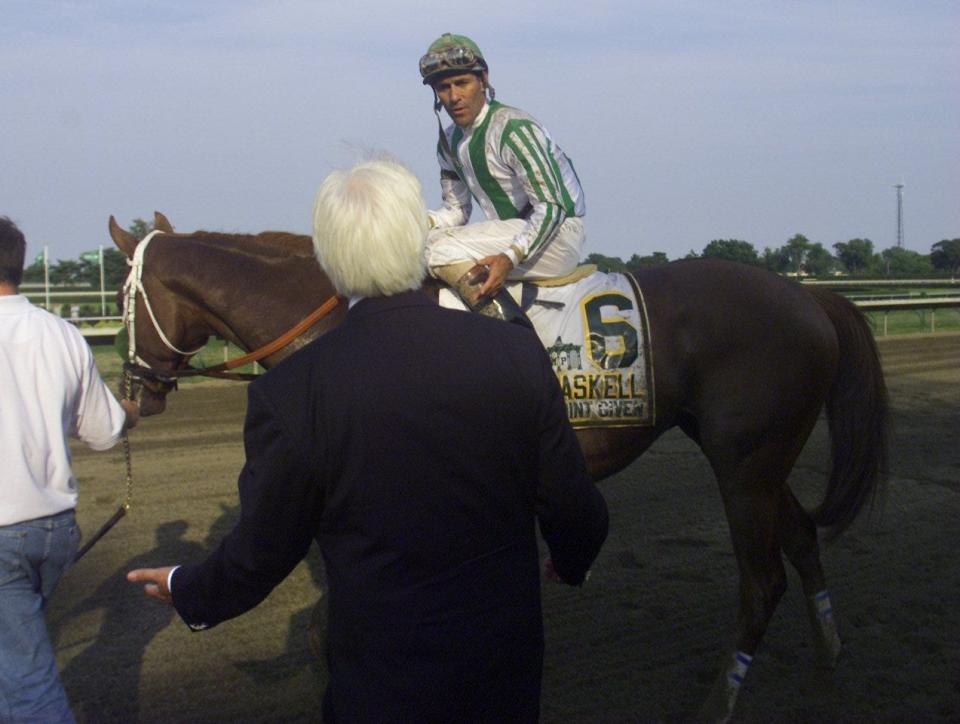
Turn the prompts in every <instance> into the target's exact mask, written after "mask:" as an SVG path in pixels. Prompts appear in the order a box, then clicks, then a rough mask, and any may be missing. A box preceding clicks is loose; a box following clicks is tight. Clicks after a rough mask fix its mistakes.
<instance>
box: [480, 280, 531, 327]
mask: <svg viewBox="0 0 960 724" xmlns="http://www.w3.org/2000/svg"><path fill="white" fill-rule="evenodd" d="M474 311H476V312H478V313H480V314H482V315H484V316H485V317H493V318H494V319H502V320H503V321H505V322H513V323H514V324H519V325H520V326H521V327H526V328H527V329H533V323H532V322H531V321H530V318H529V317H528V316H527V315H526V313H525V312H524V311H523V309H522V308H521V307H520V305H519V304H517V300H515V299H514V298H513V296H512V295H511V294H510V292H508V291H507V290H506V289H501V290H500V291H499V292H497V293H496V294H494V295H493V297H492V298H491V297H484V298H483V299H482V300H481V301H480V304H479V305H478V306H477V307H476V308H475V310H474Z"/></svg>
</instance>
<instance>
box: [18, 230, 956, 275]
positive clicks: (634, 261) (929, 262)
mask: <svg viewBox="0 0 960 724" xmlns="http://www.w3.org/2000/svg"><path fill="white" fill-rule="evenodd" d="M128 230H129V231H130V233H131V234H133V235H134V236H135V237H136V238H137V239H142V238H143V237H145V236H146V235H147V234H148V233H150V232H151V231H152V230H153V224H151V223H149V222H146V221H144V220H143V219H134V220H133V222H132V223H131V224H130V226H129V227H128ZM833 250H834V253H830V251H828V250H827V249H826V248H825V247H824V246H823V244H821V243H819V242H811V241H810V240H809V239H808V238H807V237H806V236H804V235H803V234H795V235H794V236H793V237H791V238H790V239H788V240H787V243H786V244H784V245H783V246H781V247H778V248H776V249H771V248H769V247H767V248H764V250H763V251H762V252H757V250H756V249H755V248H754V246H753V244H751V243H749V242H747V241H743V240H741V239H714V240H713V241H711V242H710V243H709V244H707V245H706V246H705V247H704V248H703V251H702V252H701V253H699V254H697V253H696V252H695V251H692V250H691V251H690V252H689V253H687V255H686V256H685V257H684V258H692V257H714V258H718V259H729V260H730V261H737V262H740V263H742V264H751V265H753V266H759V267H764V268H766V269H770V270H771V271H775V272H778V273H781V274H783V273H789V274H798V275H799V274H804V275H809V276H814V277H824V276H830V275H834V274H837V273H841V274H848V275H850V276H863V277H894V278H903V277H914V276H935V275H937V274H938V273H943V274H947V275H950V276H956V275H958V274H960V239H944V240H942V241H938V242H937V243H935V244H933V245H932V247H931V249H930V253H929V254H920V253H919V252H916V251H910V250H908V249H903V248H900V247H896V246H894V247H890V248H888V249H884V250H883V251H880V252H876V251H874V245H873V242H872V241H870V240H869V239H850V240H849V241H838V242H837V243H836V244H834V245H833ZM42 257H43V255H42V254H41V255H38V257H37V258H36V259H35V260H34V262H33V263H32V264H31V265H30V266H28V267H27V268H26V269H25V270H24V281H25V282H43V279H44V267H43V258H42ZM585 261H586V262H587V263H590V264H596V265H597V267H598V268H599V269H600V270H601V271H628V270H631V269H638V268H640V267H646V266H657V265H659V264H666V263H667V262H669V261H671V260H670V259H669V258H668V257H667V255H666V254H665V253H664V252H662V251H655V252H653V253H652V254H649V255H646V256H641V255H639V254H634V255H633V256H631V257H630V258H629V259H627V260H626V261H624V260H623V259H621V258H620V257H616V256H607V255H605V254H600V253H596V252H595V253H593V254H590V255H589V256H588V257H587V258H586V260H585ZM103 270H104V280H105V284H106V286H107V288H110V289H117V288H119V287H120V286H121V285H122V284H123V280H124V279H125V278H126V276H127V258H126V256H124V255H123V254H122V253H121V252H120V251H119V250H118V249H115V248H113V247H112V246H111V247H109V248H105V249H104V250H103ZM50 282H51V284H58V285H78V286H79V285H85V284H89V285H90V286H94V287H99V284H100V264H99V254H98V253H97V252H86V253H84V254H81V255H80V258H79V259H77V260H69V259H68V260H61V261H57V262H56V263H54V264H50Z"/></svg>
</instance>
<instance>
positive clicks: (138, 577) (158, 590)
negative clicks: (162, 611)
mask: <svg viewBox="0 0 960 724" xmlns="http://www.w3.org/2000/svg"><path fill="white" fill-rule="evenodd" d="M172 570H173V566H166V567H165V568H138V569H136V570H133V571H130V572H129V573H127V580H128V581H130V582H131V583H143V584H144V586H143V592H144V593H146V594H147V595H148V596H152V597H153V598H158V599H160V600H161V601H163V602H164V603H170V604H172V603H173V596H171V595H170V588H169V587H168V586H167V580H168V579H169V578H170V571H172Z"/></svg>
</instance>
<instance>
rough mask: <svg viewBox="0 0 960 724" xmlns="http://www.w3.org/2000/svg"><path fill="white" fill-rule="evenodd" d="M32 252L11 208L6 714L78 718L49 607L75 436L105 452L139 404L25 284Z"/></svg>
mask: <svg viewBox="0 0 960 724" xmlns="http://www.w3.org/2000/svg"><path fill="white" fill-rule="evenodd" d="M25 255H26V241H25V240H24V237H23V234H22V233H21V232H20V230H19V229H18V228H17V227H16V225H15V224H14V223H13V222H12V221H10V219H8V218H7V217H5V216H0V461H2V464H3V474H2V475H0V721H3V722H6V721H18V722H19V721H43V722H72V721H74V718H73V715H72V713H71V711H70V706H69V703H68V702H67V697H66V694H65V692H64V690H63V685H62V684H61V683H60V677H59V675H58V673H57V663H56V659H55V657H54V654H53V649H52V647H51V645H50V639H49V636H48V634H47V627H46V622H45V620H44V616H43V611H44V607H45V606H46V602H47V600H48V599H49V597H50V595H51V593H52V592H53V589H54V587H55V586H56V585H57V582H58V581H59V580H60V576H61V575H62V574H63V572H64V571H65V570H66V569H67V568H68V567H69V566H70V564H71V563H72V562H73V560H74V557H75V556H76V552H77V546H78V544H79V542H80V529H79V528H78V527H77V524H76V519H75V516H74V510H75V508H76V505H77V479H76V477H75V476H74V475H73V472H72V470H71V468H70V448H69V446H68V444H67V437H68V436H69V437H76V438H79V439H80V440H82V441H84V442H85V443H86V444H87V445H89V446H90V447H91V448H93V449H94V450H106V449H108V448H110V447H113V445H115V444H116V443H117V441H118V440H119V439H120V437H121V435H122V433H123V431H124V430H125V429H129V428H131V427H133V426H134V425H136V423H137V420H138V419H139V410H138V408H137V405H136V404H135V403H133V402H130V401H128V400H123V401H121V402H117V400H116V398H115V397H114V396H113V395H112V394H111V392H110V390H109V389H108V388H107V386H106V384H105V383H104V381H103V379H102V378H101V377H100V375H99V373H98V372H97V367H96V363H95V362H94V358H93V353H92V352H91V350H90V347H89V345H88V344H87V342H86V340H84V338H83V335H81V334H80V332H79V331H78V330H77V329H76V328H75V327H74V326H73V325H71V324H69V323H68V322H66V321H64V320H62V319H60V318H59V317H57V316H55V315H53V314H50V313H49V312H46V311H44V310H42V309H39V308H38V307H35V306H34V305H32V304H31V303H30V302H29V300H28V299H27V298H26V297H25V296H23V295H21V294H20V293H19V287H20V283H21V281H22V280H23V262H24V257H25Z"/></svg>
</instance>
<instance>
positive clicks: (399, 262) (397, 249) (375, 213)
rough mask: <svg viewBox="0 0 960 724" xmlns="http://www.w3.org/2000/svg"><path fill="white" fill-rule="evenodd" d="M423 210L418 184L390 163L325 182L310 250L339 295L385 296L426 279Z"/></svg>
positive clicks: (366, 164) (365, 164) (363, 165)
mask: <svg viewBox="0 0 960 724" xmlns="http://www.w3.org/2000/svg"><path fill="white" fill-rule="evenodd" d="M426 238H427V208H426V205H425V204H424V201H423V194H422V189H421V186H420V181H419V180H418V179H417V177H416V176H414V175H413V173H412V172H410V171H409V170H408V169H407V168H406V167H404V166H403V165H401V164H400V163H398V162H396V161H392V160H388V159H378V160H371V161H362V162H360V163H358V164H356V165H355V166H353V168H350V169H341V170H337V171H334V172H333V173H331V174H330V175H329V176H327V178H325V179H324V181H323V183H322V184H321V185H320V190H319V191H318V192H317V200H316V203H315V204H314V207H313V249H314V253H315V254H316V257H317V261H318V262H320V266H322V267H323V269H324V271H326V272H327V276H329V277H330V281H332V282H333V285H334V286H335V287H336V288H337V291H338V292H339V293H340V294H342V295H343V296H361V297H378V296H380V297H386V296H391V295H393V294H398V293H400V292H405V291H409V290H412V289H418V288H419V287H420V285H421V284H422V283H423V279H424V277H425V276H426V253H425V244H426Z"/></svg>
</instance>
